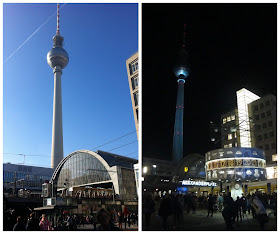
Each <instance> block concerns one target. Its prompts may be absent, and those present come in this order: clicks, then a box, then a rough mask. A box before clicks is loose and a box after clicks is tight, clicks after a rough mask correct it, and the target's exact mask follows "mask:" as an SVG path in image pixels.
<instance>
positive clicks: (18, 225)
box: [13, 216, 26, 231]
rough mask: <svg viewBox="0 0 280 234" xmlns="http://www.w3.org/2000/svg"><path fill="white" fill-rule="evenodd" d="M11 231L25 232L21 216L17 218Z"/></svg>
mask: <svg viewBox="0 0 280 234" xmlns="http://www.w3.org/2000/svg"><path fill="white" fill-rule="evenodd" d="M13 231H26V229H25V225H24V224H23V221H22V217H21V216H18V217H17V223H16V224H15V225H14V227H13Z"/></svg>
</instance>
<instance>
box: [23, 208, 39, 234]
mask: <svg viewBox="0 0 280 234" xmlns="http://www.w3.org/2000/svg"><path fill="white" fill-rule="evenodd" d="M26 231H40V227H39V220H38V219H36V218H35V213H34V212H32V213H31V214H30V216H29V219H28V221H27V224H26Z"/></svg>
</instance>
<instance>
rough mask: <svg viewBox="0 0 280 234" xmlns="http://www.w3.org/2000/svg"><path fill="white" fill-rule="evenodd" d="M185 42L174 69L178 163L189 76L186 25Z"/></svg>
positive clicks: (175, 159) (175, 135)
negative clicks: (185, 85)
mask: <svg viewBox="0 0 280 234" xmlns="http://www.w3.org/2000/svg"><path fill="white" fill-rule="evenodd" d="M184 27H185V30H184V40H183V44H182V48H181V49H180V50H179V52H178V54H177V62H176V64H175V67H174V74H175V76H176V77H177V82H178V92H177V103H176V114H175V125H174V136H173V149H172V160H173V162H174V163H178V162H179V161H180V160H181V159H182V158H183V118H184V84H185V79H186V78H187V77H188V76H189V69H188V66H187V65H188V64H187V62H188V61H187V58H188V53H187V50H186V48H185V47H186V46H185V35H186V25H184Z"/></svg>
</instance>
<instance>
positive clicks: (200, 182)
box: [182, 180, 217, 187]
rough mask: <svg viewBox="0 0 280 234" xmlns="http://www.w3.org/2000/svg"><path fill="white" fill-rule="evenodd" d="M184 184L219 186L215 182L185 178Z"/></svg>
mask: <svg viewBox="0 0 280 234" xmlns="http://www.w3.org/2000/svg"><path fill="white" fill-rule="evenodd" d="M182 185H191V186H207V187H212V186H217V183H215V182H206V181H193V180H183V181H182Z"/></svg>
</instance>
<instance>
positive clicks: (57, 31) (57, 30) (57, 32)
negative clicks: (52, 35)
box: [56, 3, 59, 35]
mask: <svg viewBox="0 0 280 234" xmlns="http://www.w3.org/2000/svg"><path fill="white" fill-rule="evenodd" d="M56 18H57V24H56V25H57V26H56V35H59V3H57V16H56Z"/></svg>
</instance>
